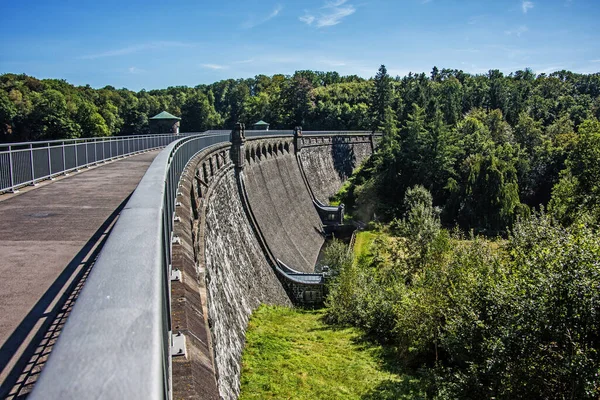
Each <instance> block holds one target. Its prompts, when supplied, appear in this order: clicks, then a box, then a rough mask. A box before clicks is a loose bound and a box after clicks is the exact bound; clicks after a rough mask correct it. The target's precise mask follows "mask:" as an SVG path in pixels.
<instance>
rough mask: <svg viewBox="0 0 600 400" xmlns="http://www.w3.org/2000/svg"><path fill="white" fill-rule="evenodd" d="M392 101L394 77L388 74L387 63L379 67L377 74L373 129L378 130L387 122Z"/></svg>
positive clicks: (372, 102) (372, 113)
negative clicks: (387, 114)
mask: <svg viewBox="0 0 600 400" xmlns="http://www.w3.org/2000/svg"><path fill="white" fill-rule="evenodd" d="M391 103H392V79H391V78H390V76H389V75H388V72H387V69H386V68H385V65H382V66H381V67H379V71H378V72H377V75H375V80H374V86H373V92H372V95H371V115H372V118H373V123H372V129H373V130H377V129H379V128H380V127H382V126H383V125H384V124H385V121H386V113H387V112H388V111H389V110H390V108H389V107H390V106H391Z"/></svg>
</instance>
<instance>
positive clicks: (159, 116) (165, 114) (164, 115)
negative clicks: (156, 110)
mask: <svg viewBox="0 0 600 400" xmlns="http://www.w3.org/2000/svg"><path fill="white" fill-rule="evenodd" d="M150 119H181V118H179V117H176V116H174V115H173V114H169V113H168V112H166V111H163V112H161V113H160V114H157V115H155V116H154V117H152V118H150Z"/></svg>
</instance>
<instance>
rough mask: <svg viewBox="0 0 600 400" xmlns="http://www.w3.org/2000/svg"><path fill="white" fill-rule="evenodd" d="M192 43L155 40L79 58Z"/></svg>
mask: <svg viewBox="0 0 600 400" xmlns="http://www.w3.org/2000/svg"><path fill="white" fill-rule="evenodd" d="M192 46H193V45H192V44H190V43H183V42H168V41H156V42H149V43H142V44H137V45H133V46H127V47H122V48H120V49H115V50H108V51H104V52H101V53H96V54H88V55H85V56H81V57H79V58H81V59H84V60H95V59H97V58H105V57H117V56H124V55H128V54H133V53H139V52H142V51H148V50H156V49H167V48H172V47H192Z"/></svg>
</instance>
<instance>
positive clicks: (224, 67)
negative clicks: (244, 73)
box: [200, 64, 229, 70]
mask: <svg viewBox="0 0 600 400" xmlns="http://www.w3.org/2000/svg"><path fill="white" fill-rule="evenodd" d="M200 66H201V67H203V68H208V69H213V70H219V69H227V68H229V67H227V66H226V65H219V64H201V65H200Z"/></svg>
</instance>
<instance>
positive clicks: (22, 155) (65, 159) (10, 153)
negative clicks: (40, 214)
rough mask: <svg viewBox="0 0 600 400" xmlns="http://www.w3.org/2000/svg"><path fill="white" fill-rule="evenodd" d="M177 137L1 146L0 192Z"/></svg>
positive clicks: (149, 136) (126, 154)
mask: <svg viewBox="0 0 600 400" xmlns="http://www.w3.org/2000/svg"><path fill="white" fill-rule="evenodd" d="M179 138H180V136H176V135H139V136H122V137H118V136H117V137H106V138H89V139H71V140H53V141H46V142H26V143H9V144H0V193H2V192H6V191H12V192H14V191H16V190H17V189H18V188H19V187H21V186H25V185H32V184H36V183H37V182H40V181H42V180H45V179H51V178H53V177H55V176H57V175H62V174H67V173H69V172H71V171H76V170H78V169H79V168H85V167H89V166H92V165H95V164H98V163H100V162H106V161H110V160H113V159H115V158H118V157H124V156H128V155H132V154H136V153H140V152H143V151H148V150H152V149H157V148H160V147H164V146H166V145H167V144H169V143H171V142H172V141H174V140H177V139H179Z"/></svg>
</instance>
